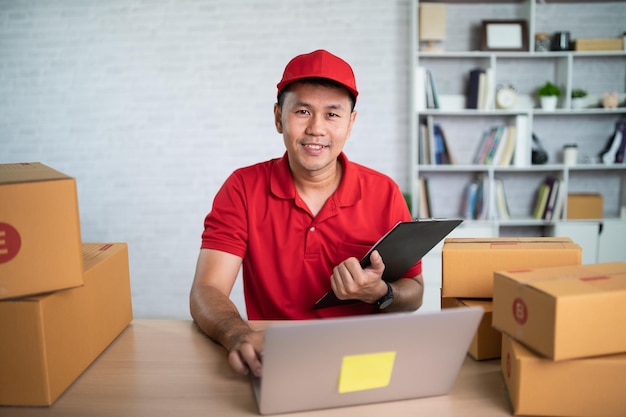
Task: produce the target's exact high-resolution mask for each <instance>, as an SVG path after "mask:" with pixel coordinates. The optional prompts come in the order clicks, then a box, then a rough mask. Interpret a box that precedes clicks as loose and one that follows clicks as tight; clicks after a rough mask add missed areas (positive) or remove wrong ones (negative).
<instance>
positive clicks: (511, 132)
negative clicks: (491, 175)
mask: <svg viewBox="0 0 626 417" xmlns="http://www.w3.org/2000/svg"><path fill="white" fill-rule="evenodd" d="M515 144H516V129H515V127H514V126H505V125H500V126H492V127H490V128H489V129H488V130H486V131H484V132H483V134H482V137H481V140H480V142H479V144H478V148H477V149H476V153H475V154H474V158H473V159H472V162H473V163H474V164H478V165H500V166H507V165H510V164H511V161H512V159H513V155H514V152H515Z"/></svg>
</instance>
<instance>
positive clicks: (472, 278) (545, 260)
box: [441, 237, 582, 298]
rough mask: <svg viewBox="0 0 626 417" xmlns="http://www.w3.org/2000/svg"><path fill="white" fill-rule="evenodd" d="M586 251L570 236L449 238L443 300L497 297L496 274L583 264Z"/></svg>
mask: <svg viewBox="0 0 626 417" xmlns="http://www.w3.org/2000/svg"><path fill="white" fill-rule="evenodd" d="M581 259H582V250H581V248H580V246H578V245H577V244H575V243H574V242H572V240H571V239H570V238H567V237H531V238H474V239H471V238H466V239H464V238H447V239H445V240H444V245H443V251H442V288H441V295H442V297H456V298H493V273H494V272H495V271H498V270H515V269H526V268H537V267H544V266H546V267H548V266H560V265H580V263H581Z"/></svg>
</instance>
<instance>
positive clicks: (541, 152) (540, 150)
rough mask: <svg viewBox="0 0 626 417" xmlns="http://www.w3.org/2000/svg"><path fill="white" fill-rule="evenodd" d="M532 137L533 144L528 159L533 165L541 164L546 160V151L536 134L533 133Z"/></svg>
mask: <svg viewBox="0 0 626 417" xmlns="http://www.w3.org/2000/svg"><path fill="white" fill-rule="evenodd" d="M532 138H533V145H532V149H531V155H530V161H531V162H532V163H533V165H543V164H545V163H546V162H548V159H549V158H548V152H546V150H545V148H544V147H543V145H542V144H541V141H540V140H539V138H538V137H537V135H535V134H534V133H533V135H532Z"/></svg>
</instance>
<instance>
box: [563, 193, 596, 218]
mask: <svg viewBox="0 0 626 417" xmlns="http://www.w3.org/2000/svg"><path fill="white" fill-rule="evenodd" d="M603 203H604V201H603V199H602V194H597V193H569V194H567V218H568V219H601V218H602V217H603V216H604V215H603V213H602V210H603Z"/></svg>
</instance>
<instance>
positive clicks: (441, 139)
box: [418, 116, 455, 165]
mask: <svg viewBox="0 0 626 417" xmlns="http://www.w3.org/2000/svg"><path fill="white" fill-rule="evenodd" d="M418 140H419V144H418V152H420V153H419V155H418V161H419V162H420V163H421V164H425V165H449V164H454V163H455V158H454V156H452V152H451V151H450V146H449V144H448V140H447V139H446V134H445V132H444V130H443V128H442V127H441V125H439V124H437V123H435V122H434V119H433V116H427V117H426V119H425V120H424V121H423V122H422V123H420V128H419V138H418Z"/></svg>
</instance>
